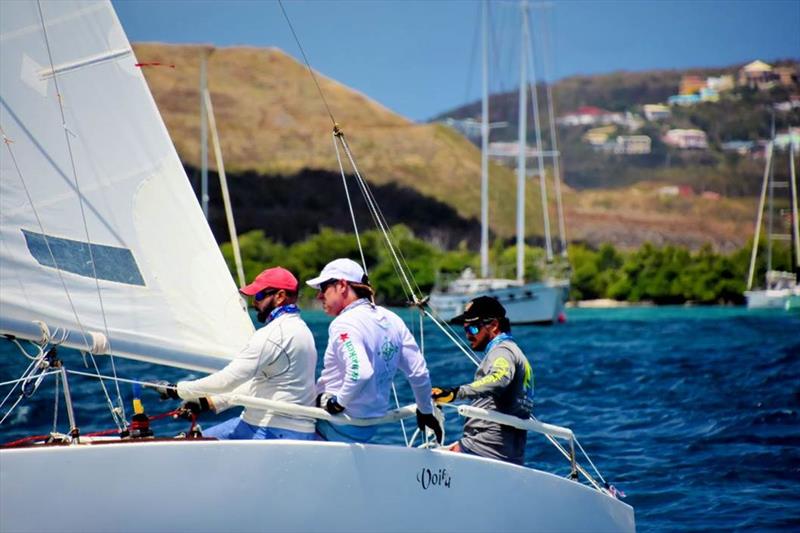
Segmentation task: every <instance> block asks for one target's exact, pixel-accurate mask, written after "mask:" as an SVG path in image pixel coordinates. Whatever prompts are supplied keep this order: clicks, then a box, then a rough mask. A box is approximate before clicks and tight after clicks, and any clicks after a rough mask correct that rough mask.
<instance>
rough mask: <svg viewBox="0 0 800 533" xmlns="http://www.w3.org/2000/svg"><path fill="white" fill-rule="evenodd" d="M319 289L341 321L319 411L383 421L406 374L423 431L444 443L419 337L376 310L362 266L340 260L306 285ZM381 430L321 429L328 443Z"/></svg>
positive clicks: (334, 330)
mask: <svg viewBox="0 0 800 533" xmlns="http://www.w3.org/2000/svg"><path fill="white" fill-rule="evenodd" d="M306 283H307V284H308V285H309V286H311V287H313V288H315V289H318V290H319V294H318V296H317V298H318V299H319V300H321V301H322V306H323V309H324V310H325V312H326V313H327V314H328V315H330V316H333V317H335V318H334V320H333V322H331V325H330V327H329V328H328V346H327V348H326V350H325V358H324V366H323V369H322V374H321V375H320V377H319V379H318V380H317V405H318V406H319V407H322V408H323V409H325V410H327V411H328V412H329V413H331V414H337V413H341V412H342V411H345V410H346V411H347V413H348V414H349V415H350V416H352V417H355V418H372V417H380V416H383V415H385V414H386V412H387V411H388V410H389V407H390V402H389V394H390V389H391V385H392V380H393V379H394V375H395V372H396V371H397V370H398V369H400V371H401V372H403V374H405V376H406V378H407V379H408V381H409V383H410V384H411V388H412V390H413V392H414V398H415V399H416V402H417V425H418V426H419V427H420V429H421V430H423V431H424V428H425V427H429V428H431V429H432V430H433V431H434V433H435V434H436V438H437V440H439V441H441V438H442V430H441V427H440V425H439V422H438V421H437V420H436V418H434V416H433V403H432V401H431V379H430V374H429V373H428V367H427V365H426V364H425V359H424V358H423V357H422V354H421V353H420V351H419V347H418V346H417V343H416V341H415V340H414V336H413V335H412V334H411V332H410V331H409V330H408V328H407V327H406V325H405V323H404V322H403V320H402V319H401V318H400V317H399V316H397V315H396V314H395V313H393V312H391V311H389V310H388V309H386V308H384V307H380V306H377V305H375V304H374V290H373V289H372V287H371V286H370V285H369V280H368V278H367V276H366V275H365V274H364V270H363V269H362V268H361V265H359V264H358V263H356V262H355V261H352V260H350V259H345V258H342V259H336V260H334V261H331V262H330V263H328V264H327V265H325V268H323V269H322V272H320V275H319V276H317V277H315V278H313V279H310V280H308V281H307V282H306ZM375 430H376V428H375V426H370V427H357V426H351V425H339V424H330V423H328V422H325V421H320V422H318V423H317V431H318V432H319V433H320V434H321V435H322V436H323V437H324V438H326V439H327V440H336V441H343V442H367V441H369V440H370V439H371V438H372V437H373V435H374V434H375Z"/></svg>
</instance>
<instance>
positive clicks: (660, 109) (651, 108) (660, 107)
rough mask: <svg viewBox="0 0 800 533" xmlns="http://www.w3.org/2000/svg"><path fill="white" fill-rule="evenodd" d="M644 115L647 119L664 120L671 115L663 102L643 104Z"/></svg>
mask: <svg viewBox="0 0 800 533" xmlns="http://www.w3.org/2000/svg"><path fill="white" fill-rule="evenodd" d="M643 110H644V116H645V118H646V119H647V120H651V121H652V120H664V119H667V118H669V117H670V115H672V111H670V109H669V107H668V106H665V105H664V104H645V105H644V109H643Z"/></svg>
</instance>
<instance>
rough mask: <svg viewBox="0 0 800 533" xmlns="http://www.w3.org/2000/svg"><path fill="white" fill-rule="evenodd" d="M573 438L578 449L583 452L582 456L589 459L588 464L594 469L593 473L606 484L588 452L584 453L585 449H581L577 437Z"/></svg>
mask: <svg viewBox="0 0 800 533" xmlns="http://www.w3.org/2000/svg"><path fill="white" fill-rule="evenodd" d="M574 440H575V444H577V445H578V449H580V451H581V453H582V454H583V456H584V457H586V460H587V461H589V464H590V465H592V468H593V469H594V473H595V474H597V477H599V478H600V481H602V482H603V484H606V480H605V479H603V475H602V474H601V473H600V471H599V470H598V469H597V467H596V466H594V463H593V462H592V459H591V458H590V457H589V454H588V453H586V450H584V449H583V446H581V443H580V442H578V437H575V439H574Z"/></svg>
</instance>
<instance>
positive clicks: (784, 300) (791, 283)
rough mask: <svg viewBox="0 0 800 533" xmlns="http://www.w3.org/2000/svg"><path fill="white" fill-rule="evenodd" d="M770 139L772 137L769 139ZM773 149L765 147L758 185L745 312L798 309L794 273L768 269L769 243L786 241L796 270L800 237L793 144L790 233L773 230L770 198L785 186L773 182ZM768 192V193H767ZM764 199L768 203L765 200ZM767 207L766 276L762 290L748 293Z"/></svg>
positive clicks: (799, 291) (798, 290)
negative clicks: (759, 188) (764, 161)
mask: <svg viewBox="0 0 800 533" xmlns="http://www.w3.org/2000/svg"><path fill="white" fill-rule="evenodd" d="M773 137H774V136H773ZM774 149H775V143H774V140H772V141H770V143H769V145H768V146H767V163H766V165H765V167H764V180H763V182H762V185H761V198H760V200H759V204H758V217H757V218H756V230H755V237H754V238H753V251H752V254H751V256H750V269H749V272H748V275H747V291H745V293H744V296H745V298H746V299H747V307H748V308H749V309H786V310H789V309H795V310H796V309H800V285H798V284H797V274H796V273H794V272H782V271H779V270H773V269H772V242H773V240H778V239H781V240H788V241H790V242H791V243H792V251H793V254H792V260H793V261H794V264H795V268H800V234H799V233H798V220H797V178H796V176H795V165H794V143H793V142H790V143H789V185H790V187H791V206H792V213H791V220H792V223H791V233H790V234H789V235H785V234H779V233H775V232H774V231H773V229H774V227H773V197H774V191H775V188H776V187H786V185H787V184H786V183H785V182H776V181H775V179H774V165H773V161H772V156H773V152H774ZM768 191H769V194H768ZM767 197H768V198H769V201H767ZM765 203H766V205H767V213H768V228H767V250H768V251H767V274H766V276H765V286H764V288H763V289H757V290H752V286H753V276H754V274H755V269H756V255H757V254H758V241H759V237H760V235H761V222H762V216H763V214H764V204H765Z"/></svg>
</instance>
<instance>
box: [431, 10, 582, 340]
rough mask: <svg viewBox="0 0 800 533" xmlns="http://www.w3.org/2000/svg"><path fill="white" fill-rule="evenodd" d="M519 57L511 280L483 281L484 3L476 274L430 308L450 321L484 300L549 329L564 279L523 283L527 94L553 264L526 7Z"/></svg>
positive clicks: (443, 290)
mask: <svg viewBox="0 0 800 533" xmlns="http://www.w3.org/2000/svg"><path fill="white" fill-rule="evenodd" d="M520 7H521V14H522V17H521V28H522V31H521V35H522V37H521V39H522V42H521V46H520V48H521V51H522V53H521V58H520V78H519V79H520V84H519V117H518V119H519V120H518V128H519V130H518V145H519V150H518V154H517V224H516V232H517V277H516V279H504V278H493V277H489V229H488V228H489V200H488V198H489V155H490V150H489V131H490V125H489V82H488V71H489V67H488V62H489V60H488V55H489V54H488V48H489V37H488V19H489V16H488V3H484V8H483V61H482V62H483V84H482V109H481V273H480V276H476V275H475V273H474V272H473V271H472V270H471V269H467V270H465V271H464V272H463V273H462V274H461V276H460V277H459V278H457V279H455V280H453V281H451V282H450V283H449V284H447V285H446V286H442V287H437V288H436V290H434V291H433V292H432V294H431V296H430V305H431V306H432V307H433V308H434V309H436V311H437V312H438V313H439V314H441V315H442V316H455V315H458V314H460V313H462V312H463V311H464V307H465V306H466V304H467V303H468V302H469V301H470V300H472V299H473V298H475V297H477V296H481V295H488V296H492V297H494V298H497V300H498V301H499V302H500V303H502V304H503V306H504V307H505V308H506V310H507V311H508V318H509V320H510V321H511V323H512V324H552V323H554V322H557V321H561V320H563V319H564V302H565V301H566V299H567V297H568V295H569V279H563V278H560V277H557V276H556V277H548V278H546V279H544V280H542V281H536V282H531V281H525V279H524V272H525V264H524V255H525V182H526V180H527V179H528V176H527V158H528V155H529V154H528V152H529V150H528V147H527V142H526V137H527V117H528V110H527V97H528V90H529V89H530V91H531V94H532V95H533V116H534V121H535V130H536V144H537V150H536V155H537V160H538V167H539V168H538V174H539V184H540V192H541V199H542V216H543V221H544V233H545V251H546V256H547V261H548V262H552V260H553V245H552V238H551V234H550V215H549V212H548V202H547V186H546V180H545V171H544V161H543V158H544V156H545V152H544V151H543V149H542V140H541V128H540V124H539V107H538V96H537V95H538V90H537V88H536V80H535V68H534V69H532V70H533V75H534V80H533V83H532V84H530V83H529V81H528V78H527V74H526V68H527V63H528V58H529V56H530V59H531V61H532V60H533V54H532V53H530V51H529V49H528V45H529V40H530V39H529V38H528V36H529V30H528V5H527V2H521V3H520ZM550 91H551V90H550V87H549V85H548V93H547V99H548V109H549V113H548V114H549V118H550V134H551V139H552V143H553V150H552V151H551V152H550V153H549V154H548V155H551V156H552V157H553V163H554V167H553V168H554V174H555V176H554V177H555V187H556V201H557V207H558V217H559V233H560V236H561V254H562V256H563V257H564V258H565V259H566V253H567V245H566V239H565V230H564V214H563V209H562V205H561V188H560V172H559V169H558V158H559V154H558V150H557V148H556V146H555V142H556V140H555V139H556V136H555V123H554V120H553V109H552V94H551V92H550Z"/></svg>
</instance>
